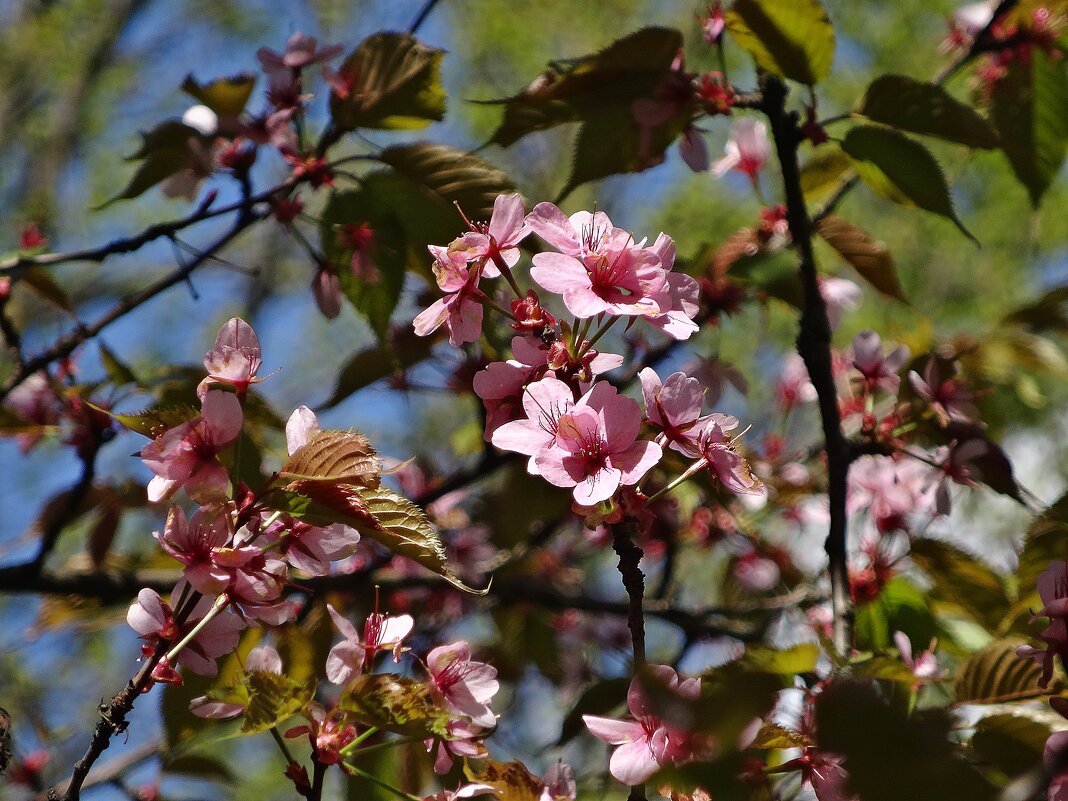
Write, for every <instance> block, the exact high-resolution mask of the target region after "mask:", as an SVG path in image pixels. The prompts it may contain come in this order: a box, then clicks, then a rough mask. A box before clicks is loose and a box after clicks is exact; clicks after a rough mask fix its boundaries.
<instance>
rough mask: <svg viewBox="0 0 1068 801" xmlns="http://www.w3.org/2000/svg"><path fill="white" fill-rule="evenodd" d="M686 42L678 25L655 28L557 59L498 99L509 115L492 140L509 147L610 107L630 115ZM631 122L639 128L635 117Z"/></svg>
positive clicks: (586, 118) (607, 109) (605, 110)
mask: <svg viewBox="0 0 1068 801" xmlns="http://www.w3.org/2000/svg"><path fill="white" fill-rule="evenodd" d="M681 47H682V34H681V33H679V32H678V31H677V30H674V29H673V28H655V27H650V28H642V29H641V30H639V31H635V32H634V33H631V34H629V35H627V36H625V37H623V38H622V39H619V40H617V41H615V42H613V43H612V44H610V45H609V46H608V47H606V48H605V49H604V50H602V51H600V52H599V53H594V54H591V55H587V56H581V57H579V58H575V59H568V60H567V61H555V62H552V63H551V64H549V67H548V69H547V70H546V71H545V72H544V73H542V74H541V75H540V76H538V78H536V79H535V80H534V82H533V83H531V84H530V86H528V87H527V88H526V89H525V90H523V92H522V93H520V94H518V95H516V96H515V97H511V98H508V99H507V100H502V101H495V102H499V103H501V104H503V105H504V106H505V110H504V119H503V120H502V121H501V124H500V126H499V127H498V128H497V130H496V131H495V132H494V134H493V136H492V137H491V139H490V143H491V144H497V145H501V146H503V147H508V146H509V145H511V144H512V143H514V142H516V141H518V140H519V139H522V138H523V137H524V136H526V135H527V134H529V133H533V132H534V131H543V130H546V129H548V128H552V127H554V126H557V125H561V124H563V123H567V122H578V121H582V120H595V119H597V118H599V117H600V116H601V115H603V114H605V113H606V112H608V111H611V110H614V111H617V112H618V111H621V110H622V111H625V112H627V113H628V114H629V113H630V109H631V104H632V103H633V102H634V101H635V100H638V99H640V98H647V97H651V96H652V93H653V91H654V90H655V89H656V87H657V86H658V85H659V84H660V82H661V81H662V80H663V79H664V78H665V77H666V76H667V75H668V73H669V71H670V69H671V63H672V61H674V59H675V56H676V55H678V52H679V49H680V48H681ZM627 127H628V128H632V127H635V125H634V122H633V119H632V118H630V119H628V120H627ZM616 133H617V134H618V133H620V132H619V131H617V132H616Z"/></svg>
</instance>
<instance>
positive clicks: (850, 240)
mask: <svg viewBox="0 0 1068 801" xmlns="http://www.w3.org/2000/svg"><path fill="white" fill-rule="evenodd" d="M816 233H818V234H819V235H820V236H821V237H823V239H824V241H825V242H826V243H827V244H828V245H830V246H831V247H832V248H834V249H835V250H836V251H837V252H838V255H840V256H841V257H842V258H843V259H845V260H846V261H847V262H848V263H849V264H850V265H851V266H852V267H853V268H854V269H855V270H856V271H857V272H858V273H860V276H861V278H863V279H864V280H865V281H867V282H868V283H869V284H871V285H872V286H873V287H875V288H876V289H877V290H879V291H880V292H882V293H883V294H884V295H887V296H889V297H891V298H896V299H897V300H902V301H903V300H906V298H905V290H903V289H902V288H901V282H900V281H898V278H897V267H896V266H895V265H894V257H893V256H891V255H890V250H889V248H887V246H886V243H885V242H881V241H879V240H877V239H874V238H873V237H872V236H871V235H870V234H869V233H868V232H867V231H865V230H864V229H863V228H861V227H859V226H857V225H854V224H853V223H851V222H849V221H848V220H845V219H843V218H841V217H838V216H836V215H834V214H828V215H827V216H826V217H824V218H823V219H822V220H820V221H819V222H818V223H817V224H816Z"/></svg>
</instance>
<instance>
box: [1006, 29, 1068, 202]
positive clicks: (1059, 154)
mask: <svg viewBox="0 0 1068 801" xmlns="http://www.w3.org/2000/svg"><path fill="white" fill-rule="evenodd" d="M1031 55H1032V57H1031V58H1030V59H1028V60H1027V62H1026V63H1024V62H1022V61H1020V60H1019V59H1014V60H1013V62H1012V63H1011V64H1010V65H1009V66H1008V71H1007V73H1006V74H1005V75H1004V76H1003V77H1001V78H999V79H998V80H997V82H995V84H994V89H993V92H992V94H991V97H990V116H991V119H992V120H993V123H994V126H995V127H996V128H997V130H998V133H999V134H1000V135H1001V149H1002V150H1003V151H1004V152H1005V155H1006V156H1007V157H1008V159H1009V163H1010V164H1011V165H1012V170H1013V172H1014V173H1016V177H1017V178H1018V179H1019V180H1020V183H1022V184H1023V185H1024V186H1025V187H1026V188H1027V193H1028V195H1029V196H1030V198H1031V205H1033V206H1035V207H1037V206H1038V205H1039V203H1040V202H1041V200H1042V196H1043V195H1044V194H1045V193H1046V190H1047V189H1049V187H1050V184H1052V183H1053V179H1054V178H1056V177H1057V174H1058V173H1059V172H1060V168H1061V164H1062V163H1063V162H1064V156H1065V152H1066V148H1068V69H1066V68H1065V63H1064V59H1063V58H1062V59H1058V60H1057V61H1050V59H1049V57H1048V56H1047V55H1046V54H1045V53H1044V52H1042V50H1041V48H1037V47H1036V48H1033V49H1032V54H1031Z"/></svg>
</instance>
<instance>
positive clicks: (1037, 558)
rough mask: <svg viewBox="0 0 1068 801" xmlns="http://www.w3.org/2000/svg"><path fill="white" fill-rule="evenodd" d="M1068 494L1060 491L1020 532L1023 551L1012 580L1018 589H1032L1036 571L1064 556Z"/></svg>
mask: <svg viewBox="0 0 1068 801" xmlns="http://www.w3.org/2000/svg"><path fill="white" fill-rule="evenodd" d="M1066 543H1068V494H1066V495H1062V496H1061V497H1060V498H1058V499H1057V500H1056V501H1054V502H1053V503H1052V504H1050V505H1049V506H1048V507H1047V508H1046V510H1045V511H1043V512H1042V514H1040V515H1039V516H1038V517H1036V518H1035V519H1034V520H1032V521H1031V525H1030V526H1029V527H1028V529H1027V533H1026V535H1025V536H1024V545H1023V551H1022V552H1021V553H1020V560H1019V565H1018V566H1017V568H1016V581H1017V583H1018V584H1019V587H1020V590H1021V592H1022V593H1029V592H1031V591H1032V590H1034V588H1035V586H1036V583H1037V581H1038V577H1039V575H1041V574H1042V573H1044V572H1045V571H1046V570H1047V569H1048V568H1049V565H1050V562H1063V561H1065V559H1066V558H1068V553H1066V551H1065V544H1066Z"/></svg>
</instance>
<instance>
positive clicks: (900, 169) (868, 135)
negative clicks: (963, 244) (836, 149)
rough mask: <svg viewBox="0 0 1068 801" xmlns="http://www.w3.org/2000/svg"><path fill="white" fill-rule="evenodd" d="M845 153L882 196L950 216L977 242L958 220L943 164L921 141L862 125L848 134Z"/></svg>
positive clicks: (859, 173) (845, 139) (855, 167)
mask: <svg viewBox="0 0 1068 801" xmlns="http://www.w3.org/2000/svg"><path fill="white" fill-rule="evenodd" d="M842 150H844V151H845V152H846V155H848V156H849V158H850V159H851V160H852V161H853V168H854V169H855V170H856V171H857V174H858V175H859V176H860V177H861V179H862V180H863V181H864V183H866V184H867V185H868V186H870V187H871V188H872V189H874V190H875V191H876V192H878V193H879V194H880V195H883V196H884V197H887V198H890V200H893V201H895V202H897V203H901V204H902V205H905V206H915V207H917V208H921V209H924V210H925V211H929V212H932V213H933V214H938V215H941V216H942V217H946V218H948V219H950V220H952V221H953V223H954V225H956V226H957V228H959V229H960V230H961V232H962V233H963V234H964V235H965V236H967V237H968V238H969V239H972V240H974V239H975V237H974V236H972V235H971V233H970V232H969V231H968V230H967V229H966V228H965V227H964V224H963V223H962V222H961V221H960V218H958V217H957V212H956V210H955V209H954V208H953V198H952V197H951V196H950V194H949V184H947V183H946V176H945V174H944V173H943V172H942V167H941V165H940V164H939V163H938V161H937V160H935V157H934V156H932V155H931V153H930V151H929V150H928V149H927V148H926V147H924V146H923V145H921V144H920V143H919V142H917V141H916V140H914V139H910V138H909V137H907V136H905V135H904V134H902V133H900V132H898V131H895V130H892V129H890V128H882V127H876V126H873V125H858V126H857V127H855V128H852V129H850V131H849V133H847V134H846V135H845V138H844V139H843V140H842Z"/></svg>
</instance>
